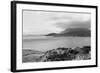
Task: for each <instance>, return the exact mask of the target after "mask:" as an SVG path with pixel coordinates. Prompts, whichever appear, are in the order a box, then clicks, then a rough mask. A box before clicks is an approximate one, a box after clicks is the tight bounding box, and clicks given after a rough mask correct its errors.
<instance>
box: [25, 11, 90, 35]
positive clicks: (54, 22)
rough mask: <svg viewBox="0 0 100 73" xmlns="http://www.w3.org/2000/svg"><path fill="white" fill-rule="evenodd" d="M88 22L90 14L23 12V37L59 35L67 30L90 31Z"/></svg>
mask: <svg viewBox="0 0 100 73" xmlns="http://www.w3.org/2000/svg"><path fill="white" fill-rule="evenodd" d="M90 22H91V14H90V13H75V12H52V11H28V10H27V11H26V10H24V11H23V35H41V34H42V35H44V34H49V33H60V32H62V31H64V30H65V29H67V28H87V29H90V24H91V23H90Z"/></svg>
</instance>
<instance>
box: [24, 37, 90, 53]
mask: <svg viewBox="0 0 100 73" xmlns="http://www.w3.org/2000/svg"><path fill="white" fill-rule="evenodd" d="M90 44H91V38H90V37H48V36H37V37H36V36H31V37H29V36H27V37H23V49H32V50H38V51H47V50H51V49H56V48H58V47H66V48H68V47H69V48H75V47H82V46H87V45H90Z"/></svg>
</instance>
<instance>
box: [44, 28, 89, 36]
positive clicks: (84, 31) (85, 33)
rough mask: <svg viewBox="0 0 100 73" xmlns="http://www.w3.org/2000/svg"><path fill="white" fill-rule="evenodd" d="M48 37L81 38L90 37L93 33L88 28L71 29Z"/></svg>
mask: <svg viewBox="0 0 100 73" xmlns="http://www.w3.org/2000/svg"><path fill="white" fill-rule="evenodd" d="M46 36H80V37H89V36H91V31H90V30H89V29H87V28H69V29H66V30H64V31H62V32H61V33H59V34H57V33H50V34H48V35H46Z"/></svg>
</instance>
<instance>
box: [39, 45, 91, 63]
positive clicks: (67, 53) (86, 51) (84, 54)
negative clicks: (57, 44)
mask: <svg viewBox="0 0 100 73" xmlns="http://www.w3.org/2000/svg"><path fill="white" fill-rule="evenodd" d="M90 51H91V47H90V46H84V47H82V48H80V47H76V48H74V49H72V48H57V49H53V50H49V51H47V52H45V53H44V55H42V56H40V58H39V61H41V62H46V61H66V60H88V59H91V55H90Z"/></svg>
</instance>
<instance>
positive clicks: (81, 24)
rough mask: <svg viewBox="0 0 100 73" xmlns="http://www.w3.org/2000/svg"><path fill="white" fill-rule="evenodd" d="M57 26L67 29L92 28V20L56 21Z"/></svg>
mask: <svg viewBox="0 0 100 73" xmlns="http://www.w3.org/2000/svg"><path fill="white" fill-rule="evenodd" d="M55 26H57V27H60V28H63V29H67V28H88V29H90V26H91V22H90V20H88V21H75V20H73V21H67V22H56V23H55Z"/></svg>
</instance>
